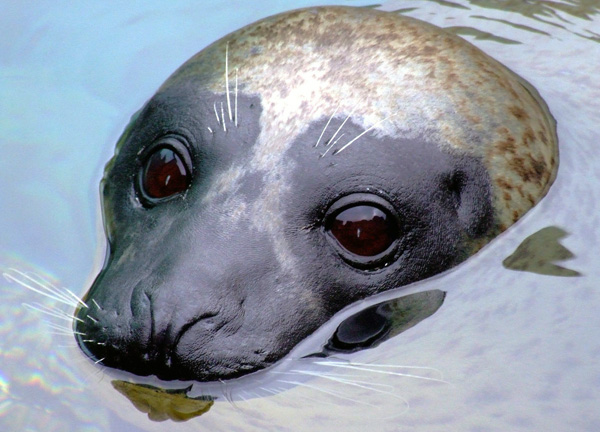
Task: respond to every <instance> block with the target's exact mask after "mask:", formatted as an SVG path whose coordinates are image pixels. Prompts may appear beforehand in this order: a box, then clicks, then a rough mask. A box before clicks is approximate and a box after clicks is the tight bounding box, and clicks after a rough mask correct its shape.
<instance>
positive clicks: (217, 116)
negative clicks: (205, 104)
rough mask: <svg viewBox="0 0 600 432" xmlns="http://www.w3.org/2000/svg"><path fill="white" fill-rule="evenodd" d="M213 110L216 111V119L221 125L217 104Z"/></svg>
mask: <svg viewBox="0 0 600 432" xmlns="http://www.w3.org/2000/svg"><path fill="white" fill-rule="evenodd" d="M213 108H214V109H215V117H216V118H217V123H218V124H221V119H220V118H219V113H218V112H217V103H216V102H215V103H214V104H213Z"/></svg>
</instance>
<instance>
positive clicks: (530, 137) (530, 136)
mask: <svg viewBox="0 0 600 432" xmlns="http://www.w3.org/2000/svg"><path fill="white" fill-rule="evenodd" d="M533 141H535V134H534V133H533V131H532V130H531V128H530V127H528V128H527V129H525V132H524V133H523V144H524V145H525V146H526V147H529V144H530V143H532V142H533Z"/></svg>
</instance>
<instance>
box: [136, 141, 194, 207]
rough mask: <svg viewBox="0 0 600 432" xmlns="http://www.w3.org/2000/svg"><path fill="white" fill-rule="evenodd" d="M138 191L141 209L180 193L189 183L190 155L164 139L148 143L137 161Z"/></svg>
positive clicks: (177, 145) (179, 144)
mask: <svg viewBox="0 0 600 432" xmlns="http://www.w3.org/2000/svg"><path fill="white" fill-rule="evenodd" d="M140 161H141V164H140V171H139V176H138V192H139V194H140V199H141V201H142V203H143V204H144V205H145V206H152V205H154V204H156V203H158V202H160V201H162V200H165V199H168V198H171V197H173V196H176V195H178V194H180V193H182V192H184V191H185V190H186V189H187V188H188V187H189V186H190V183H191V180H192V175H191V174H192V170H191V156H190V152H189V150H188V147H187V145H185V144H184V143H183V142H182V141H181V140H179V139H177V138H174V137H171V136H168V137H165V138H162V139H160V140H159V141H157V142H156V143H154V144H152V145H151V146H150V147H149V148H148V149H147V150H146V151H145V152H144V153H143V154H142V157H141V159H140Z"/></svg>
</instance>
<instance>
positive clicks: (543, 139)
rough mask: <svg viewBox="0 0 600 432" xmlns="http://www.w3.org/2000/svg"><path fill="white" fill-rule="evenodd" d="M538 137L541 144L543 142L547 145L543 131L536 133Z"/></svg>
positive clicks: (546, 138)
mask: <svg viewBox="0 0 600 432" xmlns="http://www.w3.org/2000/svg"><path fill="white" fill-rule="evenodd" d="M538 137H539V138H540V141H541V142H543V143H544V144H546V145H548V137H547V136H546V134H545V133H544V131H538Z"/></svg>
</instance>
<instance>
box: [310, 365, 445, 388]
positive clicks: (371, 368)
mask: <svg viewBox="0 0 600 432" xmlns="http://www.w3.org/2000/svg"><path fill="white" fill-rule="evenodd" d="M318 363H321V364H326V365H327V366H331V367H341V368H346V369H354V370H360V371H366V372H373V373H378V374H383V375H389V376H399V377H406V378H418V379H421V380H425V381H435V382H440V383H445V384H449V383H448V382H447V381H444V380H442V379H438V378H429V377H424V376H420V375H414V374H407V373H401V372H392V371H389V370H378V369H375V368H376V367H378V366H373V365H365V364H361V363H351V364H345V363H338V362H318ZM365 366H368V367H365ZM384 367H389V365H385V366H384ZM396 368H403V369H422V370H423V369H426V370H433V371H436V369H433V368H427V367H418V366H414V367H413V366H396ZM437 372H439V371H437Z"/></svg>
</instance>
